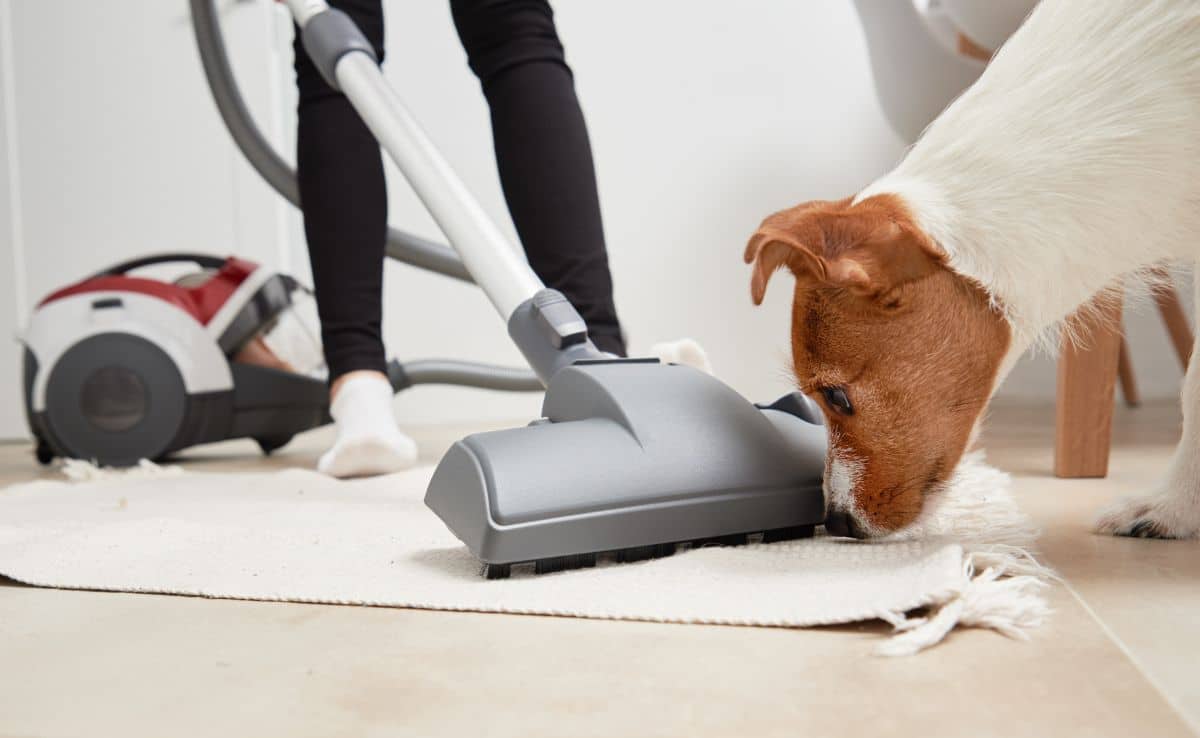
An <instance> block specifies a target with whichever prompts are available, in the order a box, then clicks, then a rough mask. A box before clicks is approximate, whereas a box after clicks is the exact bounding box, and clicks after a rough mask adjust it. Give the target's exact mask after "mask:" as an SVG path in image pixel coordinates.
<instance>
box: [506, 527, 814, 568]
mask: <svg viewBox="0 0 1200 738" xmlns="http://www.w3.org/2000/svg"><path fill="white" fill-rule="evenodd" d="M815 527H816V526H812V525H796V526H792V527H789V528H775V529H774V530H768V531H763V533H762V542H763V543H778V542H781V541H792V540H796V539H800V538H812V536H813V531H814V529H815ZM750 540H751V534H749V533H736V534H733V535H727V536H715V537H713V538H701V539H697V540H695V541H685V542H683V543H682V544H675V543H654V544H650V545H648V546H633V547H632V548H622V549H618V550H616V551H613V552H612V553H613V554H615V557H616V560H617V562H618V563H622V564H629V563H633V562H636V561H647V560H649V559H661V558H663V557H665V556H671V555H673V554H674V553H675V551H676V549H677V548H678V546H680V545H682V546H685V547H691V548H702V547H704V546H744V545H746V544H747V543H749V542H750ZM754 540H756V541H757V540H758V535H757V534H755V535H754ZM597 556H598V555H597V554H594V553H587V554H571V555H568V556H553V557H551V558H548V559H538V560H537V561H534V562H533V570H534V572H535V573H537V574H552V573H554V572H557V571H568V570H570V569H584V568H590V567H593V566H595V565H596V560H597ZM512 567H513V564H512V563H509V564H484V565H483V575H484V576H485V577H487V578H488V579H507V578H508V577H509V576H510V575H511V574H512Z"/></svg>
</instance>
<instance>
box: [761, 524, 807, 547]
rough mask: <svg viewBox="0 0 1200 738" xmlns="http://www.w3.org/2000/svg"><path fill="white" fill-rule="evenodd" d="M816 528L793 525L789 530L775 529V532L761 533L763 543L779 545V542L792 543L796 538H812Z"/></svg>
mask: <svg viewBox="0 0 1200 738" xmlns="http://www.w3.org/2000/svg"><path fill="white" fill-rule="evenodd" d="M815 528H816V526H813V525H794V526H792V527H790V528H776V529H775V530H767V531H763V537H762V542H763V543H779V542H780V541H794V540H796V539H798V538H812V537H813V532H814V530H815Z"/></svg>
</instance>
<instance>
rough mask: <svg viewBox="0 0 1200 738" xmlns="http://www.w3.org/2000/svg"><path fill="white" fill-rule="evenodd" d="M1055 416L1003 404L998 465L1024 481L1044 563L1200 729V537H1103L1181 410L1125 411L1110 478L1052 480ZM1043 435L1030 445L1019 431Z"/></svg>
mask: <svg viewBox="0 0 1200 738" xmlns="http://www.w3.org/2000/svg"><path fill="white" fill-rule="evenodd" d="M1052 416H1053V414H1052V412H1051V411H1050V410H1048V409H1045V408H1034V409H1021V408H1004V409H1002V410H1000V411H999V413H997V415H996V417H995V418H994V421H996V422H995V424H996V425H997V426H998V428H997V430H998V431H999V432H998V433H996V434H995V435H997V436H1000V439H1002V440H1001V442H1000V443H991V442H989V443H988V446H989V448H990V449H991V451H990V457H991V459H992V461H993V462H994V463H996V464H997V465H998V466H1000V467H1002V468H1006V469H1009V470H1011V471H1013V473H1014V474H1015V475H1016V477H1017V484H1016V487H1015V489H1016V491H1017V495H1018V499H1019V501H1020V503H1021V507H1022V508H1023V509H1024V510H1026V511H1027V512H1028V513H1029V514H1030V515H1032V516H1033V517H1034V518H1035V519H1036V520H1037V521H1038V523H1039V524H1040V525H1041V526H1042V528H1043V534H1042V538H1041V541H1040V547H1041V549H1042V552H1043V559H1044V560H1045V561H1046V562H1047V563H1049V564H1050V565H1052V566H1054V567H1055V568H1056V569H1057V570H1058V571H1059V572H1060V573H1061V574H1062V575H1063V576H1064V578H1065V579H1066V581H1067V584H1068V586H1069V588H1070V590H1071V591H1073V592H1074V593H1075V594H1076V595H1077V596H1078V597H1079V598H1080V599H1081V600H1082V601H1083V602H1084V603H1086V607H1087V608H1089V609H1090V610H1091V611H1092V612H1093V613H1094V615H1095V617H1096V618H1097V619H1098V620H1099V621H1100V622H1101V623H1102V624H1103V626H1104V627H1105V628H1107V629H1108V630H1109V631H1110V633H1111V635H1112V636H1113V637H1114V638H1115V639H1116V640H1117V642H1119V643H1120V644H1121V646H1122V647H1123V648H1125V649H1127V651H1128V653H1129V655H1130V658H1131V659H1133V661H1134V662H1135V663H1136V664H1137V666H1138V667H1139V668H1141V669H1142V670H1143V671H1144V673H1145V674H1146V675H1147V677H1148V678H1149V679H1150V680H1151V681H1152V682H1153V683H1155V684H1156V685H1157V686H1158V687H1159V688H1160V689H1162V691H1163V693H1164V694H1165V695H1166V696H1167V698H1168V700H1169V701H1170V702H1172V703H1173V704H1174V705H1175V706H1176V708H1177V709H1179V710H1180V711H1181V712H1182V713H1183V714H1184V716H1185V717H1186V718H1187V719H1188V720H1189V721H1190V723H1191V725H1192V726H1194V727H1200V679H1197V678H1196V674H1197V669H1198V668H1200V541H1145V540H1134V539H1128V538H1112V537H1109V536H1100V535H1095V534H1093V533H1092V532H1091V524H1092V521H1093V520H1094V519H1095V517H1096V514H1097V512H1098V511H1099V510H1101V509H1102V508H1103V507H1104V506H1106V505H1107V504H1109V503H1111V502H1112V501H1114V500H1116V499H1118V498H1120V497H1123V496H1128V495H1134V494H1140V493H1143V492H1146V491H1148V489H1149V488H1150V486H1151V485H1152V484H1153V483H1154V482H1155V481H1156V480H1157V479H1158V477H1159V475H1160V474H1161V473H1162V471H1163V469H1165V467H1166V464H1167V461H1168V459H1169V458H1170V455H1171V452H1172V450H1173V449H1174V444H1175V441H1176V439H1177V438H1178V434H1179V413H1178V408H1177V407H1176V406H1175V405H1151V406H1148V407H1143V408H1139V409H1137V410H1127V409H1122V410H1121V411H1119V413H1118V418H1117V421H1116V434H1115V435H1116V445H1115V447H1114V449H1113V452H1112V457H1111V459H1110V463H1109V475H1108V477H1107V478H1105V479H1074V480H1065V479H1055V478H1053V477H1052V476H1050V470H1051V469H1052V463H1053V454H1052V449H1051V448H1050V447H1049V445H1047V442H1048V441H1049V438H1050V437H1049V436H1047V437H1046V438H1041V437H1039V436H1041V435H1042V434H1046V433H1048V432H1049V430H1050V429H1051V428H1052V426H1051V423H1052ZM1020 427H1029V428H1035V429H1037V430H1036V431H1034V432H1031V433H1029V434H1028V435H1027V436H1026V437H1025V438H1024V439H1022V438H1021V437H1020V436H1021V434H1019V433H1017V432H1016V431H1015V429H1017V428H1020Z"/></svg>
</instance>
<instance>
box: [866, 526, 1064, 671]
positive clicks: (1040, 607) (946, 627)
mask: <svg viewBox="0 0 1200 738" xmlns="http://www.w3.org/2000/svg"><path fill="white" fill-rule="evenodd" d="M980 567H983V568H982V571H979V568H980ZM1048 579H1057V575H1056V574H1055V573H1054V572H1053V571H1052V570H1051V569H1049V568H1048V567H1046V566H1044V565H1043V564H1041V563H1039V562H1038V561H1037V560H1036V559H1034V558H1033V556H1032V555H1031V554H1029V552H1027V551H1025V550H1023V549H1021V548H1018V547H1014V546H991V547H988V550H977V551H973V552H969V553H967V554H966V555H965V556H964V557H963V579H962V583H961V585H960V586H959V587H958V588H957V589H955V590H953V591H951V592H948V593H946V596H945V598H944V599H943V600H942V602H941V603H940V604H939V605H936V608H937V609H936V610H934V612H933V613H932V614H930V615H929V616H926V617H918V618H910V617H907V616H906V615H905V614H903V613H888V614H887V616H886V617H885V618H884V619H885V620H887V621H888V622H889V623H891V624H892V626H893V627H894V628H895V629H896V635H894V636H892V637H891V638H889V639H888V640H887V641H885V642H884V643H881V644H880V645H879V646H877V647H876V649H875V654H876V655H877V656H911V655H912V654H915V653H918V652H920V651H923V650H924V649H926V648H929V647H930V646H933V645H936V644H938V643H940V642H941V641H942V640H943V639H944V638H945V637H946V635H947V634H949V633H950V631H951V630H953V629H954V628H955V627H957V626H967V627H977V628H990V629H991V630H995V631H997V632H998V633H1001V634H1003V635H1005V636H1008V637H1009V638H1017V639H1020V640H1028V639H1029V631H1031V630H1032V629H1034V628H1036V627H1038V626H1039V625H1041V624H1042V623H1044V622H1045V621H1046V618H1047V617H1048V616H1049V615H1050V607H1049V605H1048V604H1047V603H1046V600H1045V598H1044V597H1042V596H1041V594H1040V590H1041V589H1042V588H1044V587H1045V586H1046V585H1047V580H1048Z"/></svg>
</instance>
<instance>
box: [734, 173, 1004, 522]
mask: <svg viewBox="0 0 1200 738" xmlns="http://www.w3.org/2000/svg"><path fill="white" fill-rule="evenodd" d="M745 259H746V262H747V263H751V264H753V265H754V272H753V276H752V278H751V286H750V290H751V295H752V297H753V299H754V303H755V304H756V305H757V304H760V303H761V302H762V299H763V295H764V294H765V292H766V288H767V282H768V281H769V280H770V278H771V275H772V274H773V273H774V272H775V271H776V270H778V269H779V268H781V267H787V268H788V269H789V270H790V271H791V272H792V273H793V274H794V275H795V277H796V287H795V294H794V298H793V304H792V356H793V364H794V371H795V375H796V381H797V382H798V384H799V387H800V389H801V390H802V391H803V392H805V393H806V394H808V395H809V396H811V397H813V398H814V399H816V400H817V402H818V403H819V404H820V405H821V409H822V410H823V412H824V414H825V417H826V419H827V422H828V426H829V429H830V447H829V456H828V459H827V462H826V473H825V492H826V499H827V504H828V507H829V522H828V523H827V527H829V528H830V529H831V531H832V532H836V533H843V534H846V533H848V534H850V535H855V536H859V537H866V536H869V535H881V534H884V533H887V532H890V531H894V530H898V529H900V528H902V527H904V526H905V525H907V524H909V523H911V522H912V521H913V520H914V519H915V518H916V517H917V515H918V514H919V513H920V511H921V508H922V505H923V504H924V502H925V499H926V498H927V497H928V496H929V494H930V493H931V492H932V491H934V490H936V489H937V488H938V486H939V485H940V484H941V483H942V482H944V481H945V480H946V479H947V478H948V477H949V476H950V474H951V473H952V472H953V471H954V468H955V466H956V465H957V464H958V461H959V459H960V458H961V457H962V454H963V452H964V451H965V450H966V447H967V444H968V442H969V440H970V437H971V433H972V431H973V429H974V427H975V425H976V422H977V421H978V419H979V417H980V415H981V414H982V412H983V409H984V407H985V406H986V404H987V400H988V397H989V395H990V394H991V390H992V384H993V382H994V381H995V378H996V374H997V371H998V370H999V367H1000V362H1001V360H1002V359H1003V358H1004V355H1005V353H1006V351H1007V349H1008V345H1009V340H1010V331H1009V328H1008V325H1007V323H1006V322H1005V321H1004V319H1003V318H1002V316H1001V315H1000V314H999V313H998V312H997V311H996V310H995V308H994V307H993V306H992V305H991V303H990V302H989V300H988V296H987V295H986V294H985V293H984V291H983V289H982V288H980V286H979V285H978V284H976V283H974V282H972V281H970V280H968V279H966V278H964V277H962V276H961V275H959V274H957V273H955V272H953V271H951V270H950V269H949V268H947V267H946V255H945V253H944V252H942V250H941V249H940V248H939V247H938V245H937V244H936V243H934V242H933V240H932V239H931V238H929V236H928V235H927V234H925V233H924V232H923V231H922V230H921V229H920V228H919V227H918V226H917V225H916V224H915V222H914V221H913V219H912V217H911V216H910V215H909V212H908V210H907V208H906V207H905V206H904V204H903V202H902V201H901V200H900V198H898V197H896V196H893V195H877V196H875V197H871V198H867V199H865V200H862V201H861V202H859V203H856V204H852V201H851V199H849V198H847V199H845V200H839V201H836V202H827V201H814V202H809V203H804V204H802V205H798V206H796V207H794V208H791V209H789V210H784V211H781V212H778V213H775V214H774V215H771V216H770V217H768V218H767V219H766V220H764V221H763V224H762V226H761V227H760V228H759V230H758V231H757V232H756V233H755V234H754V236H753V237H752V238H751V239H750V243H749V244H747V246H746V254H745Z"/></svg>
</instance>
